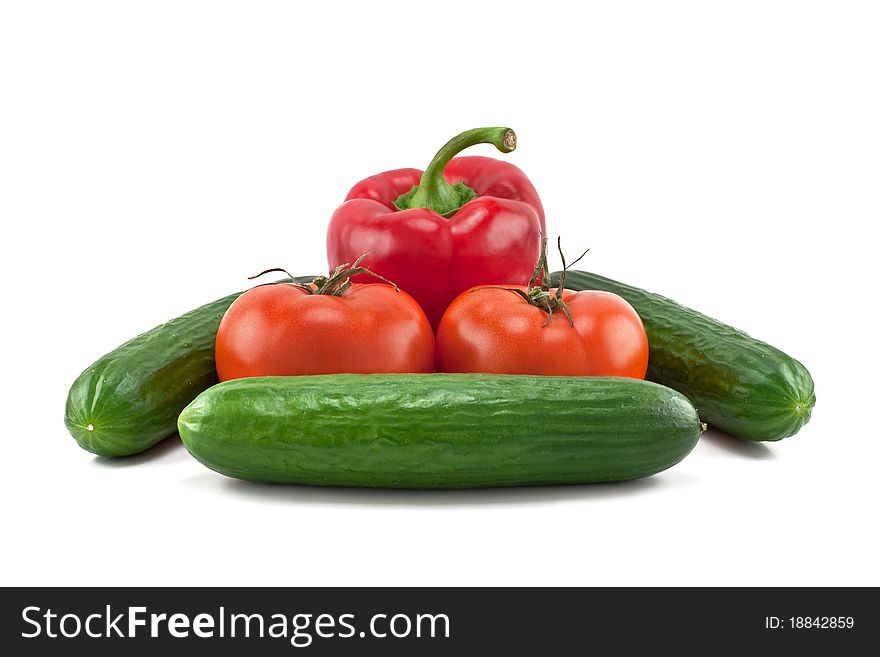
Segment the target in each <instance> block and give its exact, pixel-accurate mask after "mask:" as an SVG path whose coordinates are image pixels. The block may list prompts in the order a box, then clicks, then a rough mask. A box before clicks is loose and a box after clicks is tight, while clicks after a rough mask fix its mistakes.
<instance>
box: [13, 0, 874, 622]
mask: <svg viewBox="0 0 880 657" xmlns="http://www.w3.org/2000/svg"><path fill="white" fill-rule="evenodd" d="M878 18H880V17H878V9H877V5H876V4H873V3H870V2H864V3H858V2H824V3H822V2H768V1H766V0H765V1H762V2H742V1H741V2H736V3H733V2H731V3H706V2H673V3H653V2H646V3H633V2H615V3H601V4H584V3H573V2H559V3H556V2H534V0H530V1H529V2H511V1H509V0H508V1H507V2H456V1H455V0H445V1H444V2H442V3H430V4H422V3H415V2H384V3H355V2H351V3H340V2H329V1H324V2H318V3H293V2H278V3H272V2H241V3H229V2H204V3H197V2H179V1H175V2H156V1H154V2H139V3H121V2H77V3H72V2H58V3H50V2H8V3H4V4H3V5H2V9H0V99H2V100H0V219H2V232H3V235H4V237H3V257H2V262H0V266H2V274H3V285H4V289H5V294H4V303H3V306H4V310H3V321H2V329H0V330H2V345H3V359H2V363H3V370H4V371H3V376H2V379H0V386H2V397H0V398H2V405H3V414H2V416H3V420H4V422H3V424H4V426H5V431H4V432H3V433H4V435H3V441H2V451H0V458H2V470H3V474H2V476H0V486H2V494H0V499H2V514H3V519H2V534H3V539H2V541H0V551H2V560H0V581H2V583H3V584H22V585H37V584H119V585H136V584H146V585H160V584H186V585H189V584H214V585H224V584H252V585H307V584H308V585H325V584H326V585H330V584H389V585H393V584H408V585H427V584H442V585H453V584H461V585H466V584H479V585H483V584H500V585H514V584H529V585H532V584H547V585H569V584H577V585H593V584H596V585H599V584H604V585H637V584H649V585H656V584H697V585H721V584H728V585H746V584H755V585H762V584H766V585H786V584H791V585H808V584H820V585H832V584H839V585H862V584H872V585H878V584H880V577H878V566H877V559H876V555H877V553H878V547H880V546H878V541H877V538H876V528H877V527H876V526H877V499H878V495H877V492H878V486H877V480H876V473H877V471H878V467H880V465H878V464H880V448H878V444H880V440H878V438H880V436H878V433H880V432H878V429H877V426H878V424H877V422H878V420H877V410H878V409H877V403H876V390H877V386H876V384H875V376H876V373H877V365H878V358H877V321H876V320H877V312H876V307H877V293H876V285H877V282H878V277H877V269H878V267H877V259H878V255H877V249H878V246H877V240H876V239H875V238H873V237H870V236H869V233H873V232H874V231H873V229H874V228H875V227H876V225H877V222H878V219H880V193H878V181H880V155H878V154H880V39H878V34H880V20H878ZM482 125H510V126H511V127H513V128H514V129H515V130H516V131H517V133H518V135H519V149H518V150H517V151H516V152H515V153H513V154H511V155H510V156H506V157H509V160H510V161H511V162H514V163H515V164H517V165H519V166H520V167H521V168H522V169H524V170H525V172H526V173H527V174H528V175H529V176H530V177H531V178H532V180H533V182H534V183H535V185H536V187H537V188H538V190H539V191H540V193H541V196H542V199H543V201H544V205H545V208H546V211H547V219H548V228H549V231H550V233H551V235H556V234H562V236H563V240H564V244H565V245H566V246H567V247H568V251H569V252H570V253H575V252H579V251H580V250H582V249H583V248H586V247H590V249H591V252H590V254H589V256H588V257H587V259H586V262H585V264H584V268H588V269H591V270H593V271H597V272H599V273H603V274H605V275H608V276H612V277H614V278H618V279H620V280H624V281H626V282H630V283H634V284H637V285H641V286H644V287H647V288H649V289H651V290H654V291H657V292H661V293H663V294H665V295H667V296H671V297H673V298H675V299H677V300H679V301H681V302H684V303H686V304H688V305H691V306H692V307H695V308H698V309H700V310H702V311H704V312H707V313H709V314H711V315H713V316H716V317H718V318H719V319H722V320H724V321H727V322H729V323H731V324H734V325H736V326H738V327H740V328H743V329H745V330H747V331H748V332H750V333H752V334H753V335H755V336H756V337H759V338H762V339H764V340H767V341H769V342H771V343H772V344H774V345H777V346H779V347H780V348H782V349H783V350H785V351H787V352H788V353H790V354H791V355H793V356H795V357H797V358H798V359H800V360H801V361H803V362H804V363H805V364H806V365H807V367H808V368H809V369H810V370H811V372H812V374H813V376H814V378H815V380H816V389H817V396H818V405H817V407H816V410H815V412H814V419H813V421H812V422H811V423H810V424H809V425H807V426H806V427H805V428H804V429H803V430H802V432H801V433H800V434H799V435H798V436H796V437H794V438H789V439H787V440H785V441H782V442H781V443H777V444H749V443H741V442H738V441H735V440H733V439H731V438H727V437H723V436H720V435H716V434H714V433H711V432H710V433H708V434H707V435H706V436H705V437H704V438H703V439H702V440H701V442H700V444H699V445H698V447H697V449H696V450H695V451H694V453H693V454H692V455H691V456H690V457H688V458H687V459H686V460H685V461H684V462H682V463H681V464H680V465H678V466H676V467H675V468H673V469H671V470H669V471H667V472H665V473H662V474H660V475H658V476H656V477H653V478H651V479H648V480H644V481H639V482H634V483H629V484H621V485H610V486H593V487H589V486H586V487H561V488H542V489H515V490H494V491H483V492H451V493H449V492H394V491H362V490H322V489H311V488H302V487H299V488H298V487H288V488H285V487H270V486H258V485H252V484H247V483H242V482H236V481H233V480H230V479H226V478H224V477H222V476H221V475H218V474H215V473H213V472H211V471H209V470H207V469H205V468H203V467H202V466H201V465H199V464H198V463H197V462H195V461H194V460H193V459H191V458H190V457H189V455H188V454H187V453H186V451H185V450H184V449H183V448H182V447H181V446H180V445H179V443H178V444H176V445H175V444H174V443H171V442H169V443H167V444H164V445H162V446H161V447H159V448H157V449H155V450H153V451H151V452H148V453H147V454H145V455H143V456H139V457H134V458H130V459H125V460H120V461H108V460H103V459H100V458H96V457H94V456H92V455H90V454H88V453H87V452H84V451H82V450H81V449H79V447H77V445H76V444H75V442H74V441H73V440H72V439H71V438H70V436H69V435H68V434H67V432H66V430H65V428H64V426H63V423H62V413H63V405H64V400H65V397H66V394H67V389H68V387H69V385H70V383H71V382H72V381H73V379H74V378H75V377H76V375H77V374H78V373H79V372H80V371H81V370H82V369H83V368H85V367H86V366H87V365H88V364H89V363H91V362H92V361H93V360H95V359H96V358H97V357H98V356H100V355H101V354H103V353H104V352H106V351H109V350H110V349H112V348H113V347H115V346H117V345H118V344H120V343H122V342H124V341H125V340H127V339H128V338H130V337H133V336H134V335H136V334H137V333H140V332H142V331H144V330H146V329H149V328H151V327H152V326H154V325H156V324H158V323H160V322H162V321H164V320H166V319H169V318H171V317H174V316H177V315H179V314H181V313H183V312H185V311H187V310H189V309H190V308H192V307H195V306H197V305H200V304H202V303H205V302H207V301H209V300H212V299H215V298H217V297H220V296H223V295H225V294H227V293H229V292H231V291H234V290H236V289H242V288H243V287H245V286H246V285H247V281H246V280H245V277H246V276H248V275H249V274H252V273H254V272H257V271H260V270H262V269H264V268H267V267H273V266H283V267H286V268H287V269H288V270H290V271H292V272H294V273H297V274H305V273H314V272H320V271H323V270H324V268H325V266H326V263H325V259H324V257H325V254H324V231H325V226H326V223H327V221H328V219H329V217H330V215H331V213H332V212H333V210H334V208H335V207H336V205H337V204H338V203H340V202H341V201H342V199H343V197H344V196H345V194H346V192H347V191H348V188H349V187H350V186H351V185H352V184H354V183H355V182H357V181H358V180H360V179H361V178H363V177H366V176H367V175H371V174H373V173H376V172H379V171H383V170H386V169H390V168H397V167H403V166H417V167H424V166H425V165H426V164H427V162H428V160H429V159H430V157H431V156H432V155H433V153H434V152H435V150H436V149H437V148H438V147H439V146H440V145H442V143H443V142H445V141H446V140H447V139H448V138H449V137H451V136H452V135H454V134H456V133H457V132H459V131H461V130H464V129H468V128H471V127H476V126H482ZM473 153H474V154H486V155H492V154H493V153H492V150H491V147H489V146H482V147H478V148H475V149H474V150H473ZM499 156H500V155H499ZM501 157H504V156H501ZM555 264H558V263H556V262H554V265H555ZM829 611H834V610H829Z"/></svg>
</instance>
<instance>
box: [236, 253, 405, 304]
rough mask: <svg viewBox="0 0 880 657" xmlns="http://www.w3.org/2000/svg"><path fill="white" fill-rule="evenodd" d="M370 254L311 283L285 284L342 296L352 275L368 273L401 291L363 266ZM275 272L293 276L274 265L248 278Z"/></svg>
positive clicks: (312, 292)
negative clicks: (362, 262) (364, 260)
mask: <svg viewBox="0 0 880 657" xmlns="http://www.w3.org/2000/svg"><path fill="white" fill-rule="evenodd" d="M368 255H370V254H369V252H368V253H364V254H363V255H361V256H359V257H358V258H357V259H356V260H355V261H354V262H352V263H348V262H344V263H342V264H341V265H339V266H338V267H336V268H335V269H334V270H333V271H332V272H331V273H330V275H329V276H318V277H316V278H315V279H314V280H312V282H311V283H297V282H296V281H293V282H291V283H285V284H286V285H292V286H293V287H295V288H297V289H300V290H302V291H303V292H305V293H306V294H329V295H331V296H334V297H341V296H342V295H343V294H345V292H346V291H347V290H348V289H349V288H350V287H351V277H352V276H357V275H358V274H367V275H369V276H375V277H376V278H378V279H379V280H381V281H385V282H386V283H388V284H389V285H390V286H391V287H393V288H394V291H395V292H400V288H398V287H397V285H395V284H394V283H393V282H392V281H389V280H388V279H387V278H385V277H384V276H379V274H377V273H376V272H373V271H370V270H369V269H367V268H366V267H361V261H362V260H363V259H364V258H366V257H367V256H368ZM273 272H278V273H281V274H287V277H288V278H293V276H292V275H291V274H290V272H288V271H287V270H286V269H282V268H281V267H273V268H272V269H266V270H264V271H261V272H260V273H259V274H255V275H253V276H248V280H249V281H252V280H254V279H255V278H259V277H260V276H264V275H266V274H271V273H273ZM266 285H275V283H266Z"/></svg>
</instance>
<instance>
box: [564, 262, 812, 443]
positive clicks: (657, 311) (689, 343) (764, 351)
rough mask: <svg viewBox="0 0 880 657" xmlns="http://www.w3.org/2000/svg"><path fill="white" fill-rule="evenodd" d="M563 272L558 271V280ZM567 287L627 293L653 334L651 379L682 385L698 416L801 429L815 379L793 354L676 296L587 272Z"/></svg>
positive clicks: (761, 432)
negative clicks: (676, 298) (692, 307)
mask: <svg viewBox="0 0 880 657" xmlns="http://www.w3.org/2000/svg"><path fill="white" fill-rule="evenodd" d="M560 274H561V272H556V273H554V274H553V275H552V276H553V281H554V282H558V281H559V276H560ZM565 287H567V288H570V289H572V290H604V291H606V292H613V293H615V294H618V295H620V296H622V297H623V298H624V299H626V300H627V301H628V302H629V303H630V304H631V305H632V306H633V308H635V309H636V312H637V313H638V314H639V316H640V317H641V318H642V322H643V323H644V325H645V330H646V331H647V333H648V344H649V349H650V356H649V361H648V379H650V380H652V381H656V382H658V383H661V384H663V385H666V386H669V387H670V388H674V389H675V390H678V391H679V392H680V393H682V394H684V395H685V396H687V397H688V399H690V400H691V401H692V402H693V403H694V405H695V406H696V407H697V409H698V410H699V413H700V417H701V418H702V419H703V421H705V422H707V423H708V424H709V426H710V427H716V428H718V429H721V430H723V431H726V432H727V433H730V434H732V435H734V436H737V437H738V438H743V439H746V440H755V441H763V440H781V439H782V438H786V437H788V436H793V435H794V434H796V433H797V432H798V431H799V430H800V428H801V427H802V426H803V425H804V424H806V423H807V422H808V421H809V419H810V413H811V412H812V410H813V406H814V405H815V404H816V394H815V391H814V387H813V379H812V377H811V376H810V373H809V372H808V371H807V369H806V368H805V367H804V366H803V365H801V363H799V362H798V361H796V360H795V359H794V358H792V357H791V356H789V355H787V354H785V353H783V352H782V351H780V350H779V349H777V348H775V347H772V346H770V345H769V344H767V343H766V342H761V341H760V340H755V339H754V338H752V337H750V336H748V335H747V334H745V333H743V332H742V331H740V330H738V329H735V328H733V327H731V326H728V325H727V324H723V323H721V322H719V321H718V320H715V319H712V318H711V317H707V316H706V315H703V314H701V313H698V312H697V311H695V310H691V309H690V308H686V307H684V306H682V305H680V304H678V303H676V302H675V301H672V300H671V299H667V298H666V297H662V296H660V295H658V294H652V293H651V292H647V291H645V290H642V289H639V288H637V287H632V286H630V285H625V284H624V283H618V282H617V281H614V280H611V279H610V278H605V277H603V276H598V275H596V274H590V273H588V272H583V271H569V272H567V273H566V277H565Z"/></svg>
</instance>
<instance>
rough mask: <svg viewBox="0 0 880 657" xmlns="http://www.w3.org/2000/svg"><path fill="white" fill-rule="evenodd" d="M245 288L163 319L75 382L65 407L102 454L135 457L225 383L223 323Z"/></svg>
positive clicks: (85, 444)
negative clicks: (219, 367) (220, 359)
mask: <svg viewBox="0 0 880 657" xmlns="http://www.w3.org/2000/svg"><path fill="white" fill-rule="evenodd" d="M296 280H298V281H301V282H308V281H311V280H312V277H311V276H308V277H301V278H298V279H296ZM239 294H241V293H240V292H239V293H237V294H230V295H229V296H227V297H223V298H222V299H218V300H217V301H213V302H212V303H209V304H206V305H204V306H201V307H200V308H196V309H195V310H192V311H190V312H188V313H186V314H185V315H182V316H180V317H178V318H176V319H172V320H171V321H169V322H166V323H164V324H161V325H160V326H157V327H156V328H154V329H152V330H150V331H147V332H146V333H144V334H142V335H139V336H138V337H136V338H134V339H132V340H129V341H128V342H126V343H125V344H123V345H122V346H121V347H118V348H116V349H114V350H113V351H111V352H110V353H109V354H107V355H105V356H103V357H101V358H100V359H98V360H97V361H96V362H94V363H93V364H92V365H91V366H90V367H88V368H86V370H85V371H83V373H82V374H80V375H79V377H77V379H76V381H74V382H73V386H71V388H70V392H69V393H68V395H67V404H66V406H65V413H64V423H65V424H66V425H67V429H68V431H70V434H71V435H72V436H73V437H74V438H75V439H76V442H77V443H79V445H80V447H82V448H83V449H87V450H88V451H90V452H93V453H95V454H99V455H101V456H128V455H131V454H137V453H138V452H143V451H144V450H146V449H149V448H150V447H152V446H153V445H155V444H156V443H158V442H159V441H161V440H164V439H165V438H168V437H169V436H171V435H173V434H174V433H175V431H176V430H177V416H178V415H179V414H180V411H182V410H183V408H184V407H185V406H186V405H187V404H188V403H189V402H191V401H192V400H193V398H195V396H196V395H198V394H199V393H200V392H202V391H203V390H205V389H206V388H208V387H210V386H212V385H214V384H215V383H217V373H216V371H215V369H214V340H215V338H216V336H217V327H218V326H219V325H220V319H221V318H222V317H223V313H225V312H226V309H227V308H228V307H229V306H230V304H232V302H233V301H235V300H236V299H237V298H238V296H239Z"/></svg>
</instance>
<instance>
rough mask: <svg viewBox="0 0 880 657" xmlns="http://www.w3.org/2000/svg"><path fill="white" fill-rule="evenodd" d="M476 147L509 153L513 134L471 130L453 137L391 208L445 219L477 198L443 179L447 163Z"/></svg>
mask: <svg viewBox="0 0 880 657" xmlns="http://www.w3.org/2000/svg"><path fill="white" fill-rule="evenodd" d="M477 144H492V145H493V146H495V148H497V149H498V150H499V151H501V152H502V153H510V152H511V151H513V150H515V149H516V133H515V132H514V131H513V130H511V129H510V128H474V129H473V130H466V131H465V132H462V133H461V134H460V135H456V136H455V137H453V138H452V139H450V140H449V141H448V142H446V144H445V145H444V146H443V148H441V149H440V150H439V151H437V154H436V155H435V156H434V159H433V160H431V163H430V164H429V165H428V168H427V169H425V172H424V173H423V174H422V178H421V180H420V181H419V184H418V185H414V186H413V187H412V189H410V190H409V191H408V192H406V193H404V194H401V195H400V196H399V197H397V200H395V201H394V207H396V208H397V209H398V210H409V209H410V208H427V209H429V210H433V211H434V212H436V213H437V214H439V215H440V216H442V217H446V218H447V219H448V218H449V217H451V216H452V215H454V214H455V213H456V212H458V210H459V209H460V208H461V206H463V205H464V204H465V203H469V202H470V201H473V200H474V199H475V198H477V192H475V191H474V190H473V189H472V188H470V187H468V186H467V185H465V184H464V183H463V182H462V181H460V180H459V181H458V182H457V183H455V184H454V185H450V184H449V183H448V182H446V180H445V179H444V178H443V171H444V169H446V165H447V164H449V161H450V160H451V159H452V158H454V157H455V156H456V155H458V154H459V153H460V152H461V151H463V150H464V149H466V148H470V147H471V146H475V145H477Z"/></svg>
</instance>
